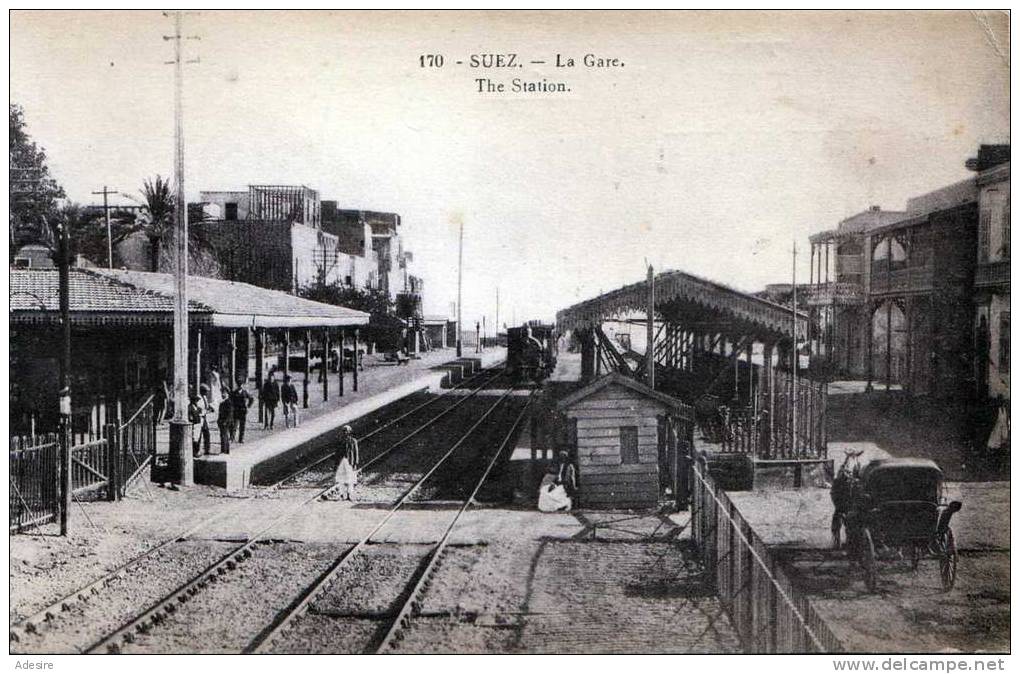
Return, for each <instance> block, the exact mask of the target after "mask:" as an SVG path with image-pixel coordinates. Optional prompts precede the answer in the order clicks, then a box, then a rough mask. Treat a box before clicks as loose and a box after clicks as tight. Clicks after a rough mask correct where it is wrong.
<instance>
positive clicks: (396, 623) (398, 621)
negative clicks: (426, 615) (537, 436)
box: [375, 393, 534, 653]
mask: <svg viewBox="0 0 1020 674" xmlns="http://www.w3.org/2000/svg"><path fill="white" fill-rule="evenodd" d="M532 396H534V393H532ZM530 405H531V397H530V396H529V398H528V402H527V403H526V404H525V405H524V408H523V409H522V410H521V413H520V414H518V415H517V418H516V419H514V423H513V424H512V425H511V426H510V430H509V431H507V434H506V436H504V438H503V441H502V442H501V443H500V445H499V448H498V449H496V453H495V454H493V456H492V460H491V461H489V465H488V466H486V468H485V472H484V473H482V477H481V478H480V479H479V480H478V484H476V485H475V488H474V490H473V491H472V492H471V495H470V496H468V497H467V499H465V501H464V504H463V505H462V506H461V507H460V510H458V511H457V514H456V515H455V516H454V517H453V519H452V520H451V521H450V524H449V525H448V526H447V527H446V531H444V532H443V536H442V538H440V539H439V542H438V543H436V546H435V547H434V548H433V549H432V551H431V553H430V554H429V561H428V564H427V565H426V566H425V568H424V569H423V570H422V571H421V573H420V574H418V580H417V582H415V584H414V587H413V588H411V592H410V594H409V595H408V597H407V601H405V602H404V605H403V606H402V607H401V608H400V610H399V611H398V612H397V616H396V618H394V619H393V622H392V624H391V625H390V628H389V630H387V632H386V636H384V637H383V639H382V641H381V642H380V643H379V646H378V647H377V648H376V649H375V652H376V653H382V652H383V651H386V650H388V649H391V648H395V646H396V645H397V644H399V643H400V641H401V640H402V639H403V634H402V631H403V630H404V629H406V628H407V627H408V625H409V624H410V622H411V618H413V617H414V613H416V612H418V611H420V610H421V599H422V596H423V595H424V594H425V591H426V590H427V589H428V586H429V583H430V582H431V581H432V575H433V574H434V573H435V571H436V569H438V568H439V560H440V558H441V557H442V555H443V552H445V550H446V546H447V543H449V541H450V534H452V533H453V530H454V528H455V527H456V526H457V524H458V523H459V521H460V518H461V516H462V515H463V514H464V513H465V512H466V511H467V509H468V508H469V507H471V504H473V503H474V502H475V497H476V496H478V492H479V491H481V489H482V485H484V484H485V481H486V480H487V479H488V478H489V473H490V472H492V469H493V467H494V466H495V465H496V461H497V460H498V459H499V457H500V456H502V454H503V452H504V451H505V450H506V448H507V446H508V445H509V444H510V442H511V440H513V438H514V433H516V431H517V427H518V426H520V423H521V419H523V418H524V415H525V414H526V413H527V411H528V407H529V406H530Z"/></svg>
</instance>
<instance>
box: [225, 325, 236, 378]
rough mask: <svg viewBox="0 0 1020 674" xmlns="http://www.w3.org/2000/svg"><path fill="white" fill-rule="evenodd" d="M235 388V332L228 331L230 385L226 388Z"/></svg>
mask: <svg viewBox="0 0 1020 674" xmlns="http://www.w3.org/2000/svg"><path fill="white" fill-rule="evenodd" d="M235 386H237V330H231V331H230V384H228V385H227V388H229V389H230V390H234V387H235Z"/></svg>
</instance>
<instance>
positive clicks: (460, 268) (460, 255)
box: [457, 220, 464, 358]
mask: <svg viewBox="0 0 1020 674" xmlns="http://www.w3.org/2000/svg"><path fill="white" fill-rule="evenodd" d="M463 282H464V221H463V220H461V221H460V243H459V246H458V250H457V358H460V357H461V356H463V355H464V351H463V347H462V345H461V343H460V330H461V325H462V324H461V322H460V317H461V303H462V300H463V292H462V291H463V288H462V284H463Z"/></svg>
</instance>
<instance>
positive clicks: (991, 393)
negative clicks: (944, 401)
mask: <svg viewBox="0 0 1020 674" xmlns="http://www.w3.org/2000/svg"><path fill="white" fill-rule="evenodd" d="M967 167H968V168H970V169H972V170H974V171H976V172H977V178H976V182H977V187H978V190H979V191H980V192H979V195H978V233H977V250H976V254H975V256H976V262H977V270H976V272H975V274H974V305H975V307H974V333H975V334H974V344H975V378H976V380H977V388H978V393H979V394H983V395H987V396H988V397H992V398H994V397H998V396H1002V397H1004V398H1009V347H1010V339H1009V258H1010V244H1009V229H1010V223H1009V146H1005V147H1004V148H1003V147H1002V146H991V147H989V146H985V147H982V148H981V150H980V151H979V152H978V156H977V157H975V158H974V159H972V160H970V161H968V162H967Z"/></svg>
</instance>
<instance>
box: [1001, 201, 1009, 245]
mask: <svg viewBox="0 0 1020 674" xmlns="http://www.w3.org/2000/svg"><path fill="white" fill-rule="evenodd" d="M1001 253H1002V259H1003V260H1008V259H1009V195H1006V203H1005V204H1004V205H1003V207H1002V249H1001Z"/></svg>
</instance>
